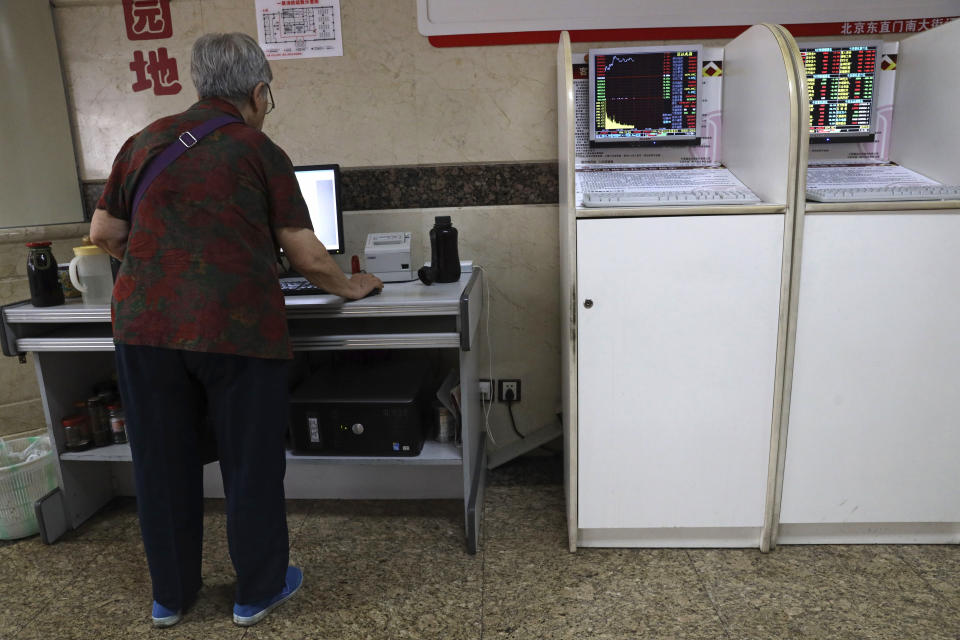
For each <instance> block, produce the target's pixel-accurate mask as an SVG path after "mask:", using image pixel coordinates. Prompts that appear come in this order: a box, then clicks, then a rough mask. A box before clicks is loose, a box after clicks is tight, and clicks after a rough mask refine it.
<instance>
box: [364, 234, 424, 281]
mask: <svg viewBox="0 0 960 640" xmlns="http://www.w3.org/2000/svg"><path fill="white" fill-rule="evenodd" d="M410 236H411V233H410V232H409V231H395V232H391V233H371V234H368V235H367V246H366V247H365V249H364V258H365V259H366V267H367V272H368V273H372V274H373V275H375V276H377V277H378V278H380V279H381V280H383V281H384V282H406V281H408V280H413V279H414V278H415V277H416V276H415V275H414V273H413V269H412V268H411V266H410V265H411V261H410Z"/></svg>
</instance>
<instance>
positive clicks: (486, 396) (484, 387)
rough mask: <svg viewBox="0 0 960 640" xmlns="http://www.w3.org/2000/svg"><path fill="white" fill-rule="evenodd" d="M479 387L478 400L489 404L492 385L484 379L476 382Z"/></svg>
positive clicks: (491, 397)
mask: <svg viewBox="0 0 960 640" xmlns="http://www.w3.org/2000/svg"><path fill="white" fill-rule="evenodd" d="M477 382H478V383H479V385H480V400H482V401H483V402H490V401H492V400H493V384H492V382H491V381H490V380H487V379H486V378H480V379H479V380H478V381H477Z"/></svg>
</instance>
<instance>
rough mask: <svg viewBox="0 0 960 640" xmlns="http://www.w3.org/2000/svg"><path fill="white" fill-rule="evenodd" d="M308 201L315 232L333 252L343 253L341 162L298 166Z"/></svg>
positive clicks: (298, 178) (302, 188)
mask: <svg viewBox="0 0 960 640" xmlns="http://www.w3.org/2000/svg"><path fill="white" fill-rule="evenodd" d="M293 169H294V173H295V174H296V176H297V182H299V183H300V192H301V193H302V194H303V199H304V200H306V202H307V209H308V210H309V211H310V221H311V222H312V223H313V231H314V233H316V234H317V238H319V239H320V242H322V243H323V246H325V247H326V248H327V251H328V252H330V253H343V211H342V210H341V208H340V165H336V164H318V165H310V166H302V167H294V168H293Z"/></svg>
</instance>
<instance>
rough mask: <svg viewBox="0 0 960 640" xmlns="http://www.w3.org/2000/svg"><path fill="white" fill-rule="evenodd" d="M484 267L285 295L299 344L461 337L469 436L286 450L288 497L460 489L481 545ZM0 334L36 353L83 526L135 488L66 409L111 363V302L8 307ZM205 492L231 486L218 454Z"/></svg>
mask: <svg viewBox="0 0 960 640" xmlns="http://www.w3.org/2000/svg"><path fill="white" fill-rule="evenodd" d="M482 279H483V273H482V271H481V270H480V269H479V268H476V267H475V268H474V269H473V270H472V271H471V272H469V273H464V274H463V275H462V276H461V278H460V281H459V282H454V283H449V284H435V285H432V286H429V287H427V286H424V285H422V284H421V283H419V282H408V283H391V284H388V285H387V286H386V288H385V289H384V292H383V293H382V294H380V295H378V296H372V297H369V298H365V299H363V300H357V301H350V302H347V301H344V300H343V299H342V298H339V297H337V296H331V295H324V296H292V297H288V298H287V302H286V305H287V319H288V324H289V327H290V334H291V341H292V344H293V349H294V351H296V352H303V351H331V350H337V351H342V350H380V349H456V350H457V353H458V356H459V360H458V361H459V376H460V389H461V411H462V425H461V433H462V443H461V444H460V445H454V444H441V443H437V442H433V441H428V442H427V443H426V444H425V446H424V450H423V452H422V453H421V454H420V455H419V456H416V457H360V456H349V457H348V456H320V455H301V454H294V453H292V452H288V454H287V476H286V481H285V488H286V491H287V497H288V498H293V499H297V498H308V499H309V498H349V499H360V498H364V499H372V498H405V499H423V498H462V499H463V506H464V528H465V533H466V545H467V551H468V552H469V553H471V554H473V553H476V550H477V540H478V537H479V531H480V519H481V513H482V511H481V507H482V504H483V492H484V484H485V483H484V481H485V470H486V466H487V465H486V451H485V442H486V435H485V433H484V430H483V426H482V425H483V422H482V420H481V404H480V396H479V386H478V383H477V366H478V361H479V355H478V353H477V352H478V349H477V347H478V344H479V343H478V341H477V335H478V327H479V323H480V317H481V311H482V308H483V303H484V300H483V293H482V290H483V287H482V285H483V282H482ZM2 316H3V325H2V330H0V343H2V347H3V352H4V354H6V355H8V356H18V357H20V358H21V361H25V354H26V353H33V354H34V358H35V364H36V372H37V380H38V382H39V386H40V392H41V399H42V401H43V411H44V417H45V419H46V423H47V430H48V433H49V434H50V437H51V440H52V441H53V442H55V443H56V448H57V451H58V456H57V467H58V473H59V478H60V487H61V490H62V497H63V503H64V510H65V514H64V515H65V518H66V523H67V526H68V527H71V528H76V527H78V526H79V525H80V524H82V523H83V522H84V521H85V520H87V519H88V518H89V517H90V516H92V515H93V514H94V513H96V511H97V510H99V509H100V508H101V507H103V506H104V505H105V504H106V503H107V502H108V501H110V500H111V499H112V498H113V497H114V496H115V495H118V494H120V495H123V494H129V495H133V491H132V483H131V482H130V481H129V476H130V468H129V467H130V460H131V458H130V448H129V446H128V445H111V446H107V447H99V448H95V449H90V450H87V451H82V452H68V451H66V449H65V446H64V438H63V433H62V429H60V428H55V427H59V424H60V420H61V419H62V418H63V417H64V416H65V415H68V414H70V413H72V412H73V402H74V401H75V400H76V399H78V398H83V397H85V396H86V395H87V394H89V387H90V384H91V383H92V382H94V381H96V380H99V379H102V378H103V377H107V376H109V375H110V373H111V372H112V371H113V369H114V359H113V350H114V346H113V338H112V335H111V327H110V308H109V306H85V305H83V304H80V303H68V304H65V305H62V306H57V307H46V308H36V307H33V306H32V305H31V304H30V303H29V302H21V303H15V304H11V305H7V306H5V307H3V310H2ZM204 486H205V495H207V496H210V495H215V494H218V493H219V495H222V486H220V484H219V469H218V468H217V465H213V464H211V465H207V466H206V467H205V468H204Z"/></svg>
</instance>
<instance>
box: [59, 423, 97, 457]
mask: <svg viewBox="0 0 960 640" xmlns="http://www.w3.org/2000/svg"><path fill="white" fill-rule="evenodd" d="M60 424H62V425H63V439H64V446H66V448H67V449H68V450H70V451H83V450H84V449H87V448H89V447H90V421H89V418H88V417H87V416H85V415H83V414H77V415H72V416H67V417H65V418H63V419H62V420H61V421H60Z"/></svg>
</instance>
